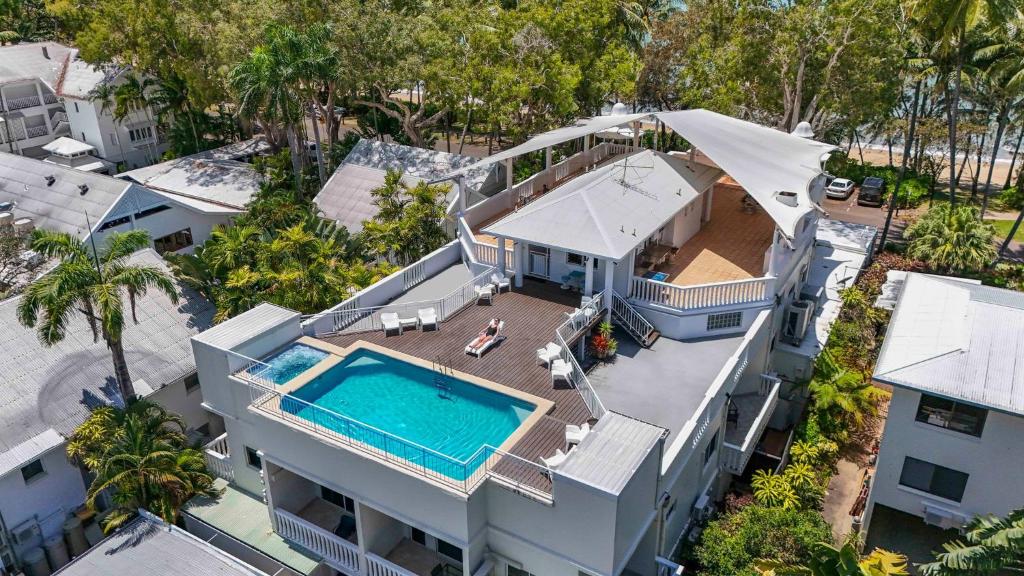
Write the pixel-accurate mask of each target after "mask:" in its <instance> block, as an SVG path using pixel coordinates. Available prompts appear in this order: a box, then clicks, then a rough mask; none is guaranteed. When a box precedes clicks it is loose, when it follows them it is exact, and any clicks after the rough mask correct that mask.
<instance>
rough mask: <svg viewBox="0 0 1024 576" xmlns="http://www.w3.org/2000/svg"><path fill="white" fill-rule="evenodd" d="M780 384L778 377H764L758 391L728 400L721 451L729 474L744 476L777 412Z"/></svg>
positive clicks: (723, 465)
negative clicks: (769, 422)
mask: <svg viewBox="0 0 1024 576" xmlns="http://www.w3.org/2000/svg"><path fill="white" fill-rule="evenodd" d="M781 384H782V381H781V380H779V379H778V378H776V377H774V376H769V375H767V374H762V375H761V379H760V383H759V386H758V390H757V391H756V392H746V393H743V392H738V393H736V394H733V395H732V397H731V398H730V399H729V402H730V404H731V406H730V408H729V409H728V415H727V417H726V418H727V419H726V428H725V438H724V440H723V448H724V450H723V452H722V468H723V469H724V470H725V471H726V472H729V473H730V474H735V475H737V476H739V475H742V474H743V471H744V469H746V467H747V463H748V462H749V461H750V457H751V456H752V455H753V454H754V450H755V449H756V448H757V445H758V443H759V442H760V440H761V436H762V435H763V434H764V431H765V429H766V428H767V427H768V421H769V420H770V419H771V417H772V413H773V412H774V411H775V406H776V404H777V403H778V401H779V388H780V386H781Z"/></svg>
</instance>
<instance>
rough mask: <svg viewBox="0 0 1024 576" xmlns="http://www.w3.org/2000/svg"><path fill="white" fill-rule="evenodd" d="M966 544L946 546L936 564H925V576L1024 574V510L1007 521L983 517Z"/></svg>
mask: <svg viewBox="0 0 1024 576" xmlns="http://www.w3.org/2000/svg"><path fill="white" fill-rule="evenodd" d="M963 536H964V540H959V539H958V540H954V541H953V542H947V543H946V544H943V545H942V548H943V550H945V551H944V552H940V553H938V554H936V555H935V562H930V563H928V564H922V565H921V566H920V568H919V569H920V571H921V574H924V576H995V575H996V574H1010V573H1020V572H1024V509H1018V510H1014V511H1013V512H1010V513H1009V514H1008V515H1007V516H1006V518H996V517H995V516H979V517H977V518H975V519H974V520H972V521H971V523H970V524H968V525H967V527H966V529H965V530H964V532H963Z"/></svg>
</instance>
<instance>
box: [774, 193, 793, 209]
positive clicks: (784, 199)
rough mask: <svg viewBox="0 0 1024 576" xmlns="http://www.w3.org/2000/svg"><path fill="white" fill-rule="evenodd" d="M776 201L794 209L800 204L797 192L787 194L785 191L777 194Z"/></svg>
mask: <svg viewBox="0 0 1024 576" xmlns="http://www.w3.org/2000/svg"><path fill="white" fill-rule="evenodd" d="M775 199H776V200H778V201H779V202H781V203H783V204H785V205H786V206H791V207H793V208H796V205H797V203H798V202H797V196H796V192H786V191H785V190H783V191H781V192H778V193H776V194H775Z"/></svg>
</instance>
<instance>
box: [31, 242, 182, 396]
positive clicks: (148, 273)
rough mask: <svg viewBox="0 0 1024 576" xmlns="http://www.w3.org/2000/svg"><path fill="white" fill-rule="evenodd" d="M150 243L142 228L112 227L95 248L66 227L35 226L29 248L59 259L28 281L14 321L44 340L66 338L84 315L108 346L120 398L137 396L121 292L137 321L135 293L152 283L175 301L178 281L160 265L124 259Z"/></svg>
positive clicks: (143, 291)
mask: <svg viewBox="0 0 1024 576" xmlns="http://www.w3.org/2000/svg"><path fill="white" fill-rule="evenodd" d="M148 246H149V233H148V232H146V231H145V230H132V231H131V232H120V233H119V232H113V233H111V234H110V235H109V236H107V238H106V240H105V242H104V244H103V246H102V248H101V249H99V250H98V251H96V252H93V251H92V250H91V249H90V247H89V246H87V245H86V243H85V242H83V241H82V240H79V239H78V238H77V237H75V236H72V235H70V234H67V233H65V232H52V231H48V230H36V231H35V232H34V233H33V236H32V249H33V250H35V251H37V252H39V253H40V254H43V255H44V256H46V257H48V258H59V259H60V262H59V263H58V264H57V266H56V267H54V269H53V270H51V271H50V272H49V273H47V274H45V275H43V276H42V277H40V278H39V279H37V280H36V281H35V282H33V283H32V284H30V285H29V286H28V288H26V289H25V293H24V296H23V297H22V299H21V302H20V303H19V304H18V321H19V322H21V323H22V324H23V325H25V326H27V327H29V328H37V332H38V334H39V340H40V341H41V342H42V343H43V344H44V345H46V346H52V345H54V344H56V343H58V342H60V341H61V340H63V339H64V337H65V336H66V335H67V331H68V327H69V325H70V322H71V320H72V317H73V316H74V314H76V313H81V314H82V315H84V316H85V319H86V321H87V322H88V323H89V327H90V328H91V329H92V335H93V340H94V341H95V340H97V339H98V338H99V337H100V336H102V337H103V340H104V341H105V342H106V344H107V347H108V348H109V349H110V353H111V356H112V357H113V360H114V376H115V378H116V379H117V387H118V390H119V391H120V392H121V399H122V401H123V402H128V401H130V400H131V399H132V398H133V397H134V396H135V390H134V389H133V388H132V378H131V375H130V374H129V373H128V362H127V361H126V360H125V355H124V344H123V342H122V339H121V336H122V334H123V333H124V327H125V321H126V319H125V303H124V297H125V296H127V297H128V306H129V309H130V311H131V318H132V321H133V322H137V319H136V317H135V303H136V299H137V298H138V297H139V296H142V295H144V294H146V292H147V291H148V290H149V289H150V288H156V289H158V290H160V291H161V292H163V293H164V294H166V295H167V296H168V298H170V299H171V302H174V303H177V302H178V289H177V286H175V285H174V282H173V281H172V280H171V278H170V276H168V275H167V274H166V273H165V272H164V271H163V270H161V269H160V268H157V267H154V266H143V265H138V264H132V263H130V262H129V261H128V259H129V257H130V256H131V255H132V254H133V253H134V252H136V251H138V250H141V249H143V248H146V247H148Z"/></svg>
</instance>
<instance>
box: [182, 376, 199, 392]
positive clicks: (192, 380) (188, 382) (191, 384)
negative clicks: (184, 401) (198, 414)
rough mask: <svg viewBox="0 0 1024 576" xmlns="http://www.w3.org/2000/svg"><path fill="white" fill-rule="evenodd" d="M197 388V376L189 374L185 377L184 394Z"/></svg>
mask: <svg viewBox="0 0 1024 576" xmlns="http://www.w3.org/2000/svg"><path fill="white" fill-rule="evenodd" d="M196 388H199V374H190V375H188V376H186V377H185V393H186V394H188V393H189V392H192V391H193V390H195V389H196Z"/></svg>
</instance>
